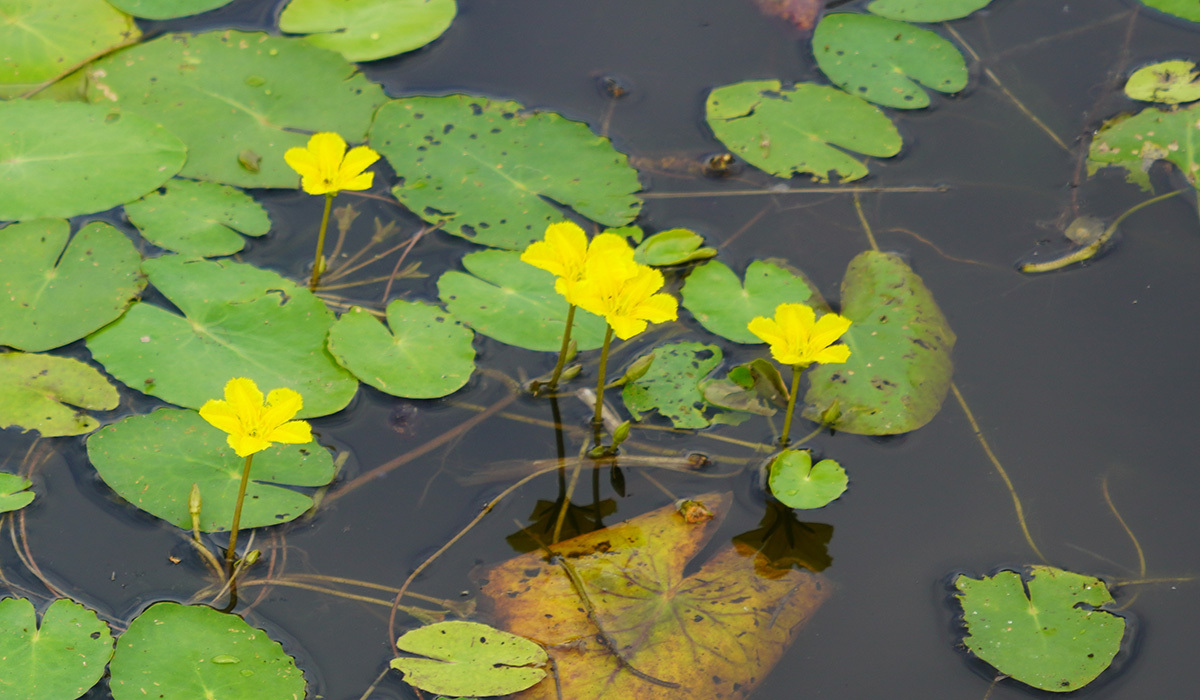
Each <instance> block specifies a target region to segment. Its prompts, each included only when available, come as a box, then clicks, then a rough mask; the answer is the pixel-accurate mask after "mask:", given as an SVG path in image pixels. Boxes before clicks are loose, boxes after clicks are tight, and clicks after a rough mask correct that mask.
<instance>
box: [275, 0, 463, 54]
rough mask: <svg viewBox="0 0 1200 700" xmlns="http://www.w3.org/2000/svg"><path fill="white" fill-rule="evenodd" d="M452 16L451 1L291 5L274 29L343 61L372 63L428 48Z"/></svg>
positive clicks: (298, 0)
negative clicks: (296, 36) (302, 38)
mask: <svg viewBox="0 0 1200 700" xmlns="http://www.w3.org/2000/svg"><path fill="white" fill-rule="evenodd" d="M457 12H458V6H457V4H456V3H455V0H291V1H290V2H289V3H288V4H287V6H286V7H284V8H283V12H282V13H280V15H279V28H280V29H281V30H283V31H285V32H288V33H290V34H307V35H308V36H306V37H305V39H306V40H308V41H309V42H311V43H312V44H313V45H314V46H320V47H321V48H323V49H329V50H331V51H337V52H338V53H340V54H342V55H343V56H345V57H346V59H347V60H350V61H374V60H376V59H379V58H385V57H387V56H395V55H396V54H400V53H404V52H406V51H412V50H413V49H419V48H421V47H422V46H424V45H426V44H428V43H429V42H431V41H433V40H434V39H436V38H438V37H439V36H441V35H442V32H444V31H446V29H447V28H448V27H449V26H450V23H451V22H452V21H453V20H454V15H455V14H457Z"/></svg>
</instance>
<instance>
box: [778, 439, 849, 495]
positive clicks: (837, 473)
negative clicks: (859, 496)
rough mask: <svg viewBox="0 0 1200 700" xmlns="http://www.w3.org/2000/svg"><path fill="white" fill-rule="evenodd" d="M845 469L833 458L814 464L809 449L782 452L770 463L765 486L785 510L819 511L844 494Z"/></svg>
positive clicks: (846, 479)
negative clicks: (768, 487)
mask: <svg viewBox="0 0 1200 700" xmlns="http://www.w3.org/2000/svg"><path fill="white" fill-rule="evenodd" d="M849 482H850V480H849V478H848V477H847V476H846V470H845V469H843V468H842V465H840V464H838V463H837V462H835V461H833V460H832V459H823V460H821V461H820V462H817V463H816V464H813V462H812V455H811V454H809V452H808V450H784V451H783V452H780V453H779V455H778V456H777V457H775V459H773V460H771V467H770V476H769V477H768V480H767V483H768V484H769V485H770V487H771V493H772V494H773V495H774V496H775V498H778V499H779V501H780V502H781V503H783V504H784V505H786V506H787V507H788V508H822V507H824V506H827V505H829V504H830V503H832V502H834V501H835V500H837V498H838V497H839V496H841V495H842V494H843V493H845V492H846V485H847V484H848V483H849Z"/></svg>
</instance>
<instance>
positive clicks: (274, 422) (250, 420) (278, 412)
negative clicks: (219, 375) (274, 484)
mask: <svg viewBox="0 0 1200 700" xmlns="http://www.w3.org/2000/svg"><path fill="white" fill-rule="evenodd" d="M303 405H304V401H303V399H302V398H301V397H300V394H299V393H297V392H296V391H293V390H292V389H288V388H286V387H284V388H280V389H274V390H272V391H271V393H270V394H268V395H267V399H266V403H265V404H264V403H263V395H262V392H261V391H259V389H258V385H256V384H255V383H254V381H253V380H251V379H246V378H245V377H238V378H236V379H231V380H229V382H228V383H227V384H226V385H225V400H224V401H219V400H215V399H214V400H210V401H206V402H205V403H204V405H203V406H202V407H201V408H200V417H201V418H203V419H204V420H206V421H208V422H209V423H210V424H212V425H213V426H214V427H216V428H218V429H219V430H222V431H224V432H226V433H229V436H228V437H227V438H226V441H227V442H228V443H229V446H230V447H232V448H233V451H234V452H236V453H237V455H238V456H239V457H247V456H249V455H252V454H254V453H255V452H260V451H262V450H265V449H266V448H267V447H269V446H270V445H271V443H273V442H286V443H305V442H310V441H311V440H312V428H311V427H310V426H309V425H308V423H307V422H305V421H302V420H296V421H294V420H292V417H293V416H295V415H296V413H297V412H298V411H299V410H300V409H301V408H302V407H303Z"/></svg>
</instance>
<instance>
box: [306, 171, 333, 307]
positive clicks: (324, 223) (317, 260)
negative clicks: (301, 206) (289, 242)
mask: <svg viewBox="0 0 1200 700" xmlns="http://www.w3.org/2000/svg"><path fill="white" fill-rule="evenodd" d="M336 196H337V195H335V194H334V193H332V192H330V193H328V194H326V195H325V213H324V214H322V215H321V230H320V232H318V233H317V253H316V256H315V257H314V258H313V271H312V279H310V280H309V281H308V290H309V291H310V292H311V291H313V290H315V289H316V288H317V283H318V282H320V281H321V261H322V257H323V256H322V255H321V253H323V252H325V231H326V229H328V228H329V211H330V209H332V208H333V198H334V197H336Z"/></svg>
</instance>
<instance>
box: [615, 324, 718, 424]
mask: <svg viewBox="0 0 1200 700" xmlns="http://www.w3.org/2000/svg"><path fill="white" fill-rule="evenodd" d="M721 358H722V355H721V348H719V347H717V346H716V345H705V344H703V343H672V344H670V345H661V346H659V347H657V348H654V364H652V365H651V366H650V370H649V371H648V372H646V374H644V375H643V376H642V377H641V378H640V379H638V380H636V381H633V382H630V383H628V384H626V385H625V387H624V388H623V389H622V390H621V399H622V400H623V401H624V402H625V408H627V409H629V413H630V414H632V415H633V419H634V420H641V419H642V417H643V414H645V413H649V412H651V411H658V413H659V415H661V416H663V417H664V418H669V419H670V420H671V424H672V425H674V426H675V427H676V428H704V427H707V426H708V418H706V417H705V415H704V411H703V410H702V408H703V406H704V394H703V392H701V390H700V381H701V380H702V379H704V378H705V377H707V376H708V374H709V372H712V371H713V370H714V369H716V367H717V365H719V364H721Z"/></svg>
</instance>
